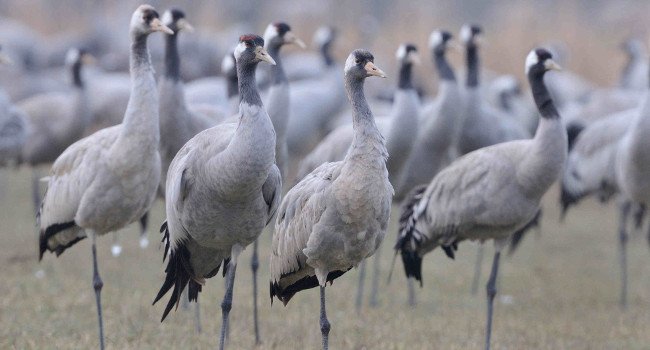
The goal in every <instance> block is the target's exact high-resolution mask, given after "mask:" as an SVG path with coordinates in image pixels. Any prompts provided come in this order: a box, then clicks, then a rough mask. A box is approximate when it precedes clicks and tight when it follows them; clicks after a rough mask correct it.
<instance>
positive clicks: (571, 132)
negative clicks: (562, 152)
mask: <svg viewBox="0 0 650 350" xmlns="http://www.w3.org/2000/svg"><path fill="white" fill-rule="evenodd" d="M584 129H585V127H584V126H583V125H582V124H579V123H570V124H569V125H567V126H566V132H567V136H568V140H567V141H568V145H569V152H571V150H572V149H573V146H575V144H576V141H577V139H578V136H579V135H580V133H581V132H582V130H584Z"/></svg>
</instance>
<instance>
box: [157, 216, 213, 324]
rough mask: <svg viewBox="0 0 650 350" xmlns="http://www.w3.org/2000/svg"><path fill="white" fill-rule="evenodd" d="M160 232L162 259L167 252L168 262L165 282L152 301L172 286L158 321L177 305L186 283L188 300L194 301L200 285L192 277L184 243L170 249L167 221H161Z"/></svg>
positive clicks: (160, 296)
mask: <svg viewBox="0 0 650 350" xmlns="http://www.w3.org/2000/svg"><path fill="white" fill-rule="evenodd" d="M160 232H161V233H164V235H163V239H162V241H163V242H164V243H165V253H164V255H163V261H165V259H166V258H167V254H168V253H169V262H168V263H167V268H166V269H165V273H166V276H165V282H163V285H162V287H160V291H159V292H158V295H156V299H155V300H154V301H153V303H154V304H155V303H156V302H157V301H158V300H160V299H161V298H162V297H163V296H164V295H165V294H167V292H168V291H169V290H170V289H171V288H172V287H174V290H173V291H172V295H171V297H170V298H169V302H168V303H167V306H166V307H165V311H164V312H163V315H162V318H161V319H160V322H162V321H164V320H165V317H167V314H169V312H170V311H171V309H172V308H173V307H174V306H176V307H178V303H179V302H180V298H181V294H182V293H183V289H185V286H186V285H188V284H189V287H188V288H189V289H188V293H187V296H188V299H189V301H196V300H197V299H198V297H199V292H201V288H202V286H201V284H200V283H199V282H197V281H196V280H195V279H194V278H193V276H194V272H193V271H192V266H191V265H190V252H189V250H187V247H186V246H185V244H184V243H180V244H178V245H177V246H176V247H175V249H174V250H173V251H170V248H171V246H170V239H169V227H168V226H167V222H165V223H163V225H162V227H161V228H160Z"/></svg>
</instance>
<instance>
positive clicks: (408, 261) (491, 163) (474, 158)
mask: <svg viewBox="0 0 650 350" xmlns="http://www.w3.org/2000/svg"><path fill="white" fill-rule="evenodd" d="M556 68H558V66H557V64H556V63H555V62H554V61H553V59H552V56H551V54H550V53H549V52H548V51H547V50H545V49H542V48H537V49H534V50H532V51H531V52H530V54H529V55H528V56H527V58H526V75H527V76H528V80H529V82H530V85H531V89H532V91H533V96H534V98H535V103H536V105H537V108H538V110H539V112H540V114H541V116H542V120H541V121H540V123H539V126H538V128H537V132H536V134H535V136H534V137H533V138H532V139H527V140H516V141H510V142H504V143H500V144H497V145H493V146H490V147H485V148H482V149H479V150H477V151H474V152H471V153H469V154H467V155H465V156H463V157H461V158H459V159H457V160H456V161H454V162H453V163H452V164H451V165H449V166H448V167H447V168H445V169H443V170H442V171H441V172H440V173H438V175H436V176H435V177H434V178H433V180H432V181H431V183H430V184H429V185H428V186H423V187H420V188H416V189H415V190H414V191H413V192H412V193H411V196H410V198H408V199H407V200H406V201H405V205H404V207H403V210H402V215H401V217H400V230H399V234H398V239H397V244H396V245H395V249H396V254H397V253H400V254H401V257H402V261H403V263H404V269H405V272H406V275H407V276H408V277H411V276H412V277H414V278H416V279H417V280H419V281H420V283H421V282H422V258H423V256H424V255H425V254H426V253H428V252H430V251H432V250H433V249H435V248H436V247H438V246H440V247H441V248H442V249H443V250H444V251H445V253H446V254H447V256H449V257H450V258H453V257H454V251H455V250H457V249H458V243H459V242H461V241H464V240H467V239H470V240H480V241H485V240H488V239H492V240H494V243H495V248H496V253H495V255H494V261H493V264H492V272H491V274H490V280H489V282H488V284H487V327H486V338H485V348H486V349H489V348H490V336H491V329H492V304H493V300H494V296H495V295H496V284H495V282H496V277H497V272H498V268H499V258H500V256H501V249H502V248H503V247H504V246H505V244H506V243H507V241H508V238H509V237H510V235H511V234H513V233H514V232H515V231H516V230H517V229H519V228H521V227H523V226H524V225H526V224H527V223H528V222H529V221H530V220H531V219H532V218H533V217H534V216H535V215H536V213H537V212H538V210H539V204H540V200H541V198H542V196H543V195H544V194H545V193H546V192H547V190H548V189H549V187H550V186H551V185H552V184H553V183H554V182H555V181H556V180H557V179H558V177H559V176H560V173H561V171H562V167H563V165H564V162H565V160H566V155H567V136H566V131H565V128H564V126H563V124H562V121H561V119H560V115H559V113H558V111H557V109H556V108H555V106H554V104H553V101H552V99H551V97H550V95H549V93H548V90H547V89H546V86H545V84H544V80H543V78H544V74H545V73H546V71H548V70H550V69H556Z"/></svg>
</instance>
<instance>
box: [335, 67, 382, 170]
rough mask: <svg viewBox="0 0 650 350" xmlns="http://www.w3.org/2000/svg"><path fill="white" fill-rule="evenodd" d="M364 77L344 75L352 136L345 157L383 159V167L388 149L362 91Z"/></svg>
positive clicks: (364, 159) (348, 158)
mask: <svg viewBox="0 0 650 350" xmlns="http://www.w3.org/2000/svg"><path fill="white" fill-rule="evenodd" d="M364 80H365V79H364V78H356V77H348V76H346V77H345V88H346V91H347V95H348V99H349V100H350V104H351V105H352V112H353V115H352V128H353V130H354V136H353V138H352V144H351V145H350V148H349V150H348V153H347V155H346V157H345V159H346V161H355V162H368V161H369V162H375V161H376V160H377V159H380V160H383V164H384V165H383V166H384V167H385V162H386V158H387V157H388V151H387V150H386V145H385V140H384V137H383V136H382V135H381V133H380V132H379V129H378V128H377V124H376V123H375V118H374V117H373V115H372V112H371V111H370V107H369V106H368V101H367V100H366V96H365V94H364V91H363V84H364Z"/></svg>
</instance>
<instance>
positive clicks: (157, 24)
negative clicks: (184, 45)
mask: <svg viewBox="0 0 650 350" xmlns="http://www.w3.org/2000/svg"><path fill="white" fill-rule="evenodd" d="M149 26H150V27H151V30H153V31H154V32H163V33H165V34H169V35H174V31H173V30H171V29H169V27H168V26H166V25H164V24H163V23H162V22H161V21H160V19H159V18H154V19H153V20H152V21H151V24H150V25H149Z"/></svg>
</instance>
